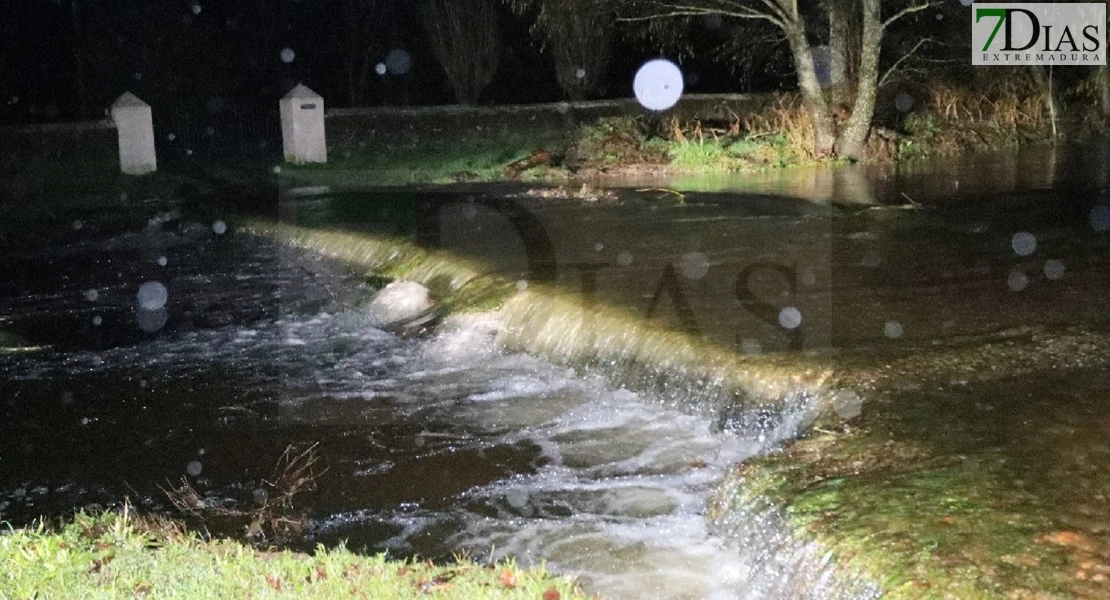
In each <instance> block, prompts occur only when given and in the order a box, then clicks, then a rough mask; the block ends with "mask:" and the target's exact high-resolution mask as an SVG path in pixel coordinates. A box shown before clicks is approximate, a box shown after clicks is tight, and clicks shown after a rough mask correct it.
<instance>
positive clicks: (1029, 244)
mask: <svg viewBox="0 0 1110 600" xmlns="http://www.w3.org/2000/svg"><path fill="white" fill-rule="evenodd" d="M1010 245H1011V246H1012V247H1013V249H1014V254H1017V255H1018V256H1029V255H1030V254H1032V253H1034V252H1036V251H1037V236H1035V235H1033V234H1032V233H1029V232H1028V231H1019V232H1017V233H1015V234H1014V238H1013V240H1012V241H1011V242H1010Z"/></svg>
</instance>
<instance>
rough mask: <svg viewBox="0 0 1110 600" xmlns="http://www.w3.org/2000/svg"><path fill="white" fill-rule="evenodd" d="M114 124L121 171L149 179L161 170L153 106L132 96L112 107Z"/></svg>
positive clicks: (123, 98)
mask: <svg viewBox="0 0 1110 600" xmlns="http://www.w3.org/2000/svg"><path fill="white" fill-rule="evenodd" d="M112 121H114V122H115V124H116V133H117V134H118V135H119V168H120V170H121V171H123V172H124V173H126V174H128V175H145V174H147V173H153V172H154V171H157V170H158V160H157V158H156V156H155V153H154V121H153V118H152V117H151V113H150V105H149V104H147V103H146V102H143V101H142V100H140V99H139V98H138V97H137V96H135V94H132V93H131V92H124V94H123V95H122V96H120V97H119V98H117V99H116V101H115V103H114V104H112Z"/></svg>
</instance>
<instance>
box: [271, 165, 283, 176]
mask: <svg viewBox="0 0 1110 600" xmlns="http://www.w3.org/2000/svg"><path fill="white" fill-rule="evenodd" d="M270 170H271V171H273V172H274V175H281V165H274V168H273V169H270Z"/></svg>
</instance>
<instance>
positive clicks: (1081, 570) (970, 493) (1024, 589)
mask: <svg viewBox="0 0 1110 600" xmlns="http://www.w3.org/2000/svg"><path fill="white" fill-rule="evenodd" d="M1106 348H1107V346H1106V337H1105V335H1100V334H1097V333H1082V332H1072V333H1068V334H1067V335H1060V334H1053V335H1040V336H1034V339H1031V340H1029V341H1028V342H1020V341H1015V342H998V343H991V344H983V345H978V346H974V347H968V348H958V349H953V350H944V351H936V352H920V353H915V354H914V355H911V356H907V357H905V358H903V359H899V360H895V361H889V362H887V361H884V363H883V364H882V365H879V366H877V367H874V368H873V369H866V368H865V369H860V368H858V367H854V368H853V369H851V370H852V371H854V373H851V374H847V375H844V374H842V375H841V377H840V379H839V381H838V384H840V385H847V386H850V387H851V388H852V389H860V390H868V391H867V392H866V401H865V403H864V405H863V413H862V415H861V416H860V417H859V418H858V419H855V420H854V421H852V422H851V423H850V424H849V425H847V426H844V425H843V424H834V423H832V422H823V423H821V424H820V425H819V426H818V427H817V429H816V430H815V431H814V432H813V433H812V434H811V435H810V436H808V437H806V438H804V439H801V440H798V441H797V442H795V443H794V444H792V445H791V446H789V447H788V448H786V449H785V450H784V451H783V452H780V453H777V454H772V455H769V456H764V457H760V458H757V459H755V460H753V461H750V462H748V463H746V464H745V465H743V466H741V467H740V468H739V469H738V470H737V472H736V474H735V476H734V477H735V478H736V480H738V481H733V482H732V484H731V485H729V484H726V485H725V486H723V488H722V490H723V491H722V497H723V500H724V502H725V503H726V504H727V503H728V502H734V503H736V502H739V503H741V504H743V503H745V502H752V501H753V498H754V499H757V500H756V501H759V502H766V503H769V504H770V505H772V506H777V507H780V508H781V509H782V510H783V511H784V513H785V514H786V516H787V519H788V521H789V523H790V524H791V526H792V527H793V528H794V529H795V530H796V533H797V535H798V537H799V538H800V539H802V540H816V541H817V542H818V543H819V544H821V546H823V548H824V549H826V550H830V551H832V552H833V554H834V555H835V556H837V557H838V558H839V559H840V561H841V562H842V563H844V566H845V568H846V569H848V570H850V571H855V572H861V573H864V574H866V575H867V576H870V577H872V578H874V579H876V580H878V581H880V582H882V584H883V587H884V591H885V594H886V595H885V597H886V598H891V599H894V600H900V599H911V598H912V599H919V598H925V599H929V598H936V599H947V598H959V599H970V600H981V599H982V600H986V599H996V598H997V599H1000V600H1001V599H1014V598H1019V599H1020V598H1030V599H1032V598H1037V599H1051V598H1059V599H1065V598H1105V597H1110V537H1107V536H1108V534H1110V530H1108V528H1107V522H1106V520H1105V515H1106V502H1107V501H1106V499H1107V498H1108V497H1110V449H1108V447H1107V445H1106V443H1105V433H1104V428H1105V427H1106V426H1107V421H1106V416H1105V409H1104V408H1103V407H1104V406H1105V402H1106V400H1107V398H1110V378H1107V377H1105V376H1104V375H1102V374H1100V373H1099V372H1098V371H1091V370H1087V369H1082V368H1077V366H1081V365H1085V364H1086V365H1091V364H1105V360H1106V359H1107V352H1108V351H1107V349H1106ZM846 370H847V369H846ZM1013 373H1021V375H1018V376H1014V375H1013ZM1003 374H1008V375H1003ZM953 379H961V380H965V382H964V383H960V384H955V385H954V384H951V383H949V382H950V381H952V380H953ZM907 382H912V384H913V386H914V387H912V388H909V389H907V386H906V383H907ZM1081 382H1082V383H1081ZM737 490H742V492H738V491H737ZM726 510H727V508H726Z"/></svg>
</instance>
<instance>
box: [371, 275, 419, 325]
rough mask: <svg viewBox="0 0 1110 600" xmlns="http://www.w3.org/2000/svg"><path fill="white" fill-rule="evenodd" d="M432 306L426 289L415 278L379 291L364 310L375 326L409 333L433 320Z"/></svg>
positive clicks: (395, 282) (398, 282)
mask: <svg viewBox="0 0 1110 600" xmlns="http://www.w3.org/2000/svg"><path fill="white" fill-rule="evenodd" d="M434 308H435V303H434V302H433V301H432V296H431V293H430V292H429V291H428V288H426V287H424V286H423V285H421V284H419V283H416V282H415V281H394V282H392V283H390V284H389V285H386V286H385V287H384V288H382V289H381V290H379V291H378V293H377V294H375V295H374V298H373V299H372V300H370V303H369V304H367V305H366V307H365V310H366V315H367V317H368V318H369V320H370V324H371V325H373V326H374V327H380V328H383V329H387V330H391V331H399V332H401V333H410V332H412V331H414V330H416V329H419V328H421V327H423V326H425V325H427V324H429V323H430V322H431V321H432V320H434V319H435V317H436V314H435V312H434V310H433V309H434Z"/></svg>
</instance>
